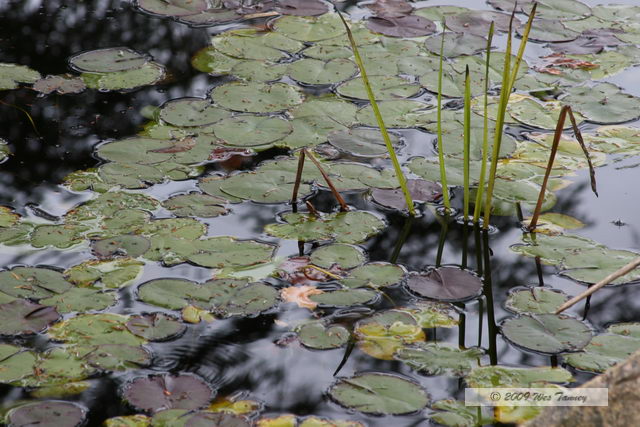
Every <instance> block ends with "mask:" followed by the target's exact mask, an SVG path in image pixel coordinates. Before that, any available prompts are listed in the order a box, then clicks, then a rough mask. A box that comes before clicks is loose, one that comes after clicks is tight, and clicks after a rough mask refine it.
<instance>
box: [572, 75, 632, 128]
mask: <svg viewBox="0 0 640 427" xmlns="http://www.w3.org/2000/svg"><path fill="white" fill-rule="evenodd" d="M562 101H563V102H565V103H567V104H570V105H574V106H575V107H576V110H577V111H578V112H580V113H581V114H583V115H584V116H585V117H586V119H587V120H589V121H591V122H595V123H604V124H607V123H622V122H627V121H629V120H634V119H637V118H638V117H640V113H639V112H638V111H639V110H640V98H637V97H635V96H633V95H629V94H626V93H624V92H622V91H621V90H620V89H619V88H618V87H617V86H615V85H613V84H611V83H600V84H598V85H596V86H594V87H585V86H577V87H573V88H569V89H568V90H567V95H566V96H565V97H563V98H562Z"/></svg>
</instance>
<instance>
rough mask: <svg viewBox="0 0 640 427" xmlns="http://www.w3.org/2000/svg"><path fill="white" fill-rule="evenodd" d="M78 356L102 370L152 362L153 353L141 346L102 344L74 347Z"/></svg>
mask: <svg viewBox="0 0 640 427" xmlns="http://www.w3.org/2000/svg"><path fill="white" fill-rule="evenodd" d="M73 350H74V352H75V353H76V355H77V357H79V358H81V359H82V360H84V361H86V362H87V363H88V364H89V365H91V366H93V367H95V368H97V369H100V370H102V371H126V370H129V369H139V368H142V367H145V366H149V365H150V364H151V358H152V356H151V353H150V352H149V350H147V349H145V348H144V347H141V346H133V345H126V344H101V345H97V346H90V345H87V346H75V347H73Z"/></svg>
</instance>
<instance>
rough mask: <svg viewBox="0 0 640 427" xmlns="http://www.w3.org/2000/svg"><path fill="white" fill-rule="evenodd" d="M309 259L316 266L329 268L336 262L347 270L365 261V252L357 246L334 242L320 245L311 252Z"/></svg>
mask: <svg viewBox="0 0 640 427" xmlns="http://www.w3.org/2000/svg"><path fill="white" fill-rule="evenodd" d="M310 261H311V263H312V264H315V265H317V266H318V267H323V268H331V267H332V266H333V265H334V264H338V265H339V266H340V268H342V269H345V270H348V269H351V268H355V267H357V266H359V265H361V264H363V263H364V262H365V261H366V254H365V252H364V250H363V249H362V248H360V247H359V246H353V245H346V244H343V243H334V244H330V245H325V246H320V247H319V248H318V249H316V250H314V251H313V252H312V253H311V257H310Z"/></svg>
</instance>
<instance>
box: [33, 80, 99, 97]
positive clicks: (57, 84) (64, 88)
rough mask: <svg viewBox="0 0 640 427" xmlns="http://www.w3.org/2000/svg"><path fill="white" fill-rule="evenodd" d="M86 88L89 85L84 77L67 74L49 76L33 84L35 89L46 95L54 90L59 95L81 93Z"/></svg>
mask: <svg viewBox="0 0 640 427" xmlns="http://www.w3.org/2000/svg"><path fill="white" fill-rule="evenodd" d="M86 88H87V86H86V85H85V84H84V82H83V81H82V79H79V78H77V77H67V76H47V77H45V78H42V79H40V80H38V81H37V82H35V83H34V84H33V90H35V91H38V92H40V93H43V94H45V95H48V94H50V93H53V92H56V93H58V94H59V95H65V94H67V93H80V92H82V91H83V90H85V89H86Z"/></svg>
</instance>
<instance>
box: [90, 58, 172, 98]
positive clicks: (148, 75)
mask: <svg viewBox="0 0 640 427" xmlns="http://www.w3.org/2000/svg"><path fill="white" fill-rule="evenodd" d="M80 77H81V78H82V80H84V83H85V84H86V85H87V87H89V88H92V89H98V90H101V91H115V90H129V89H135V88H138V87H140V86H148V85H153V84H156V83H158V82H159V81H161V80H162V79H164V77H165V68H164V67H163V66H162V65H160V64H156V63H155V62H148V63H146V64H144V65H143V66H141V67H139V68H133V69H130V70H126V71H115V72H111V73H82V74H81V75H80Z"/></svg>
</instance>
